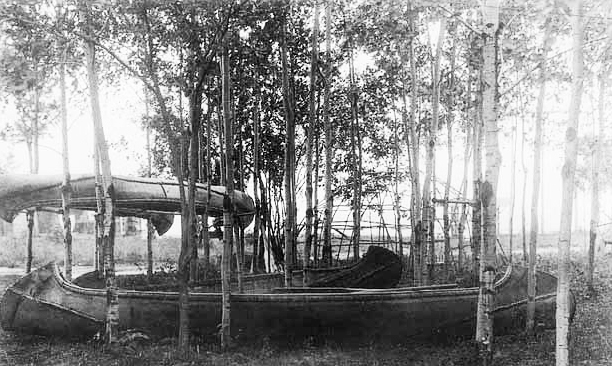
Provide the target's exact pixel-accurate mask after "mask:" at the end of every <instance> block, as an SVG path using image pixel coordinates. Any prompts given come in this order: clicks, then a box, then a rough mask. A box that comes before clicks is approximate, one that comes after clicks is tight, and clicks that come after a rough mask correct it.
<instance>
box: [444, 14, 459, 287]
mask: <svg viewBox="0 0 612 366" xmlns="http://www.w3.org/2000/svg"><path fill="white" fill-rule="evenodd" d="M455 30H456V23H455V22H453V25H452V27H451V29H450V30H449V33H450V34H455ZM456 48H457V47H456V41H455V39H454V38H453V45H452V48H451V56H450V57H451V59H450V64H451V71H450V72H451V74H450V82H449V84H448V89H449V91H448V106H449V107H448V112H447V118H446V131H447V137H448V139H447V147H448V162H447V169H446V184H445V186H444V206H443V213H442V221H443V223H444V272H445V275H446V278H447V279H448V278H450V277H449V276H450V272H451V237H450V224H451V223H450V218H449V215H448V199H449V196H450V187H451V179H452V175H453V119H454V118H453V112H454V108H455V107H454V103H455V101H454V93H455V50H456Z"/></svg>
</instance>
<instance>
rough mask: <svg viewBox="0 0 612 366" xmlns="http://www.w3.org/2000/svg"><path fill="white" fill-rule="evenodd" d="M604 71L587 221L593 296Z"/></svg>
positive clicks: (600, 78) (589, 283) (589, 284)
mask: <svg viewBox="0 0 612 366" xmlns="http://www.w3.org/2000/svg"><path fill="white" fill-rule="evenodd" d="M604 68H605V71H602V72H601V73H600V74H599V75H598V77H597V80H598V84H599V85H598V86H599V98H598V100H597V111H598V114H599V118H598V119H599V129H598V133H597V137H596V138H595V142H594V144H593V154H592V157H593V163H592V172H591V174H592V176H591V220H590V221H589V250H588V255H587V257H588V260H587V270H586V285H587V290H588V291H589V292H590V293H591V294H593V293H594V292H595V288H594V287H593V270H594V268H595V247H596V243H597V235H598V226H599V172H600V170H601V155H602V145H603V138H604V133H603V126H604V124H605V120H606V117H605V112H604V98H605V94H606V80H607V79H608V70H609V69H608V67H607V66H604Z"/></svg>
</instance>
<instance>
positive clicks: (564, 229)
mask: <svg viewBox="0 0 612 366" xmlns="http://www.w3.org/2000/svg"><path fill="white" fill-rule="evenodd" d="M569 7H570V11H569V17H570V23H571V29H572V58H571V65H570V67H571V82H572V84H571V96H570V98H571V99H570V101H569V110H568V120H567V128H566V132H565V153H564V155H565V160H564V164H563V170H562V173H561V178H562V197H561V225H560V228H559V251H558V256H559V257H558V273H559V278H558V282H557V308H556V328H557V332H556V347H555V351H556V352H555V359H556V365H557V366H566V365H569V318H570V296H571V295H570V278H569V276H570V272H569V264H570V258H569V257H570V256H569V254H570V243H571V227H572V206H573V204H572V203H573V201H574V200H573V198H574V177H575V172H576V156H577V154H578V146H577V145H578V140H577V135H578V120H579V116H580V103H581V99H582V84H583V72H584V65H583V55H582V52H583V51H582V46H583V26H582V2H581V0H572V1H571V2H570V3H569Z"/></svg>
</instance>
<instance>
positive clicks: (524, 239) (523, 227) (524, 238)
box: [521, 113, 528, 262]
mask: <svg viewBox="0 0 612 366" xmlns="http://www.w3.org/2000/svg"><path fill="white" fill-rule="evenodd" d="M521 115H522V116H521V119H522V121H521V133H522V135H521V167H522V169H521V170H522V171H523V194H522V196H521V243H523V262H527V261H528V258H527V234H526V232H527V229H526V224H525V201H526V198H527V194H526V193H525V192H526V188H527V165H525V135H526V133H525V116H524V115H523V113H521Z"/></svg>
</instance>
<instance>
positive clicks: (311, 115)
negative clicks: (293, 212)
mask: <svg viewBox="0 0 612 366" xmlns="http://www.w3.org/2000/svg"><path fill="white" fill-rule="evenodd" d="M318 54H319V3H318V2H316V1H315V4H314V25H313V27H312V51H311V54H310V94H309V104H308V126H307V127H306V220H305V233H304V240H305V242H304V259H303V262H304V263H303V267H304V268H308V267H310V252H311V247H312V224H313V207H312V144H313V137H314V132H315V123H316V109H315V108H316V90H315V89H316V85H317V72H316V71H317V70H316V68H317V56H318ZM315 184H316V182H315ZM304 284H306V276H304Z"/></svg>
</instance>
